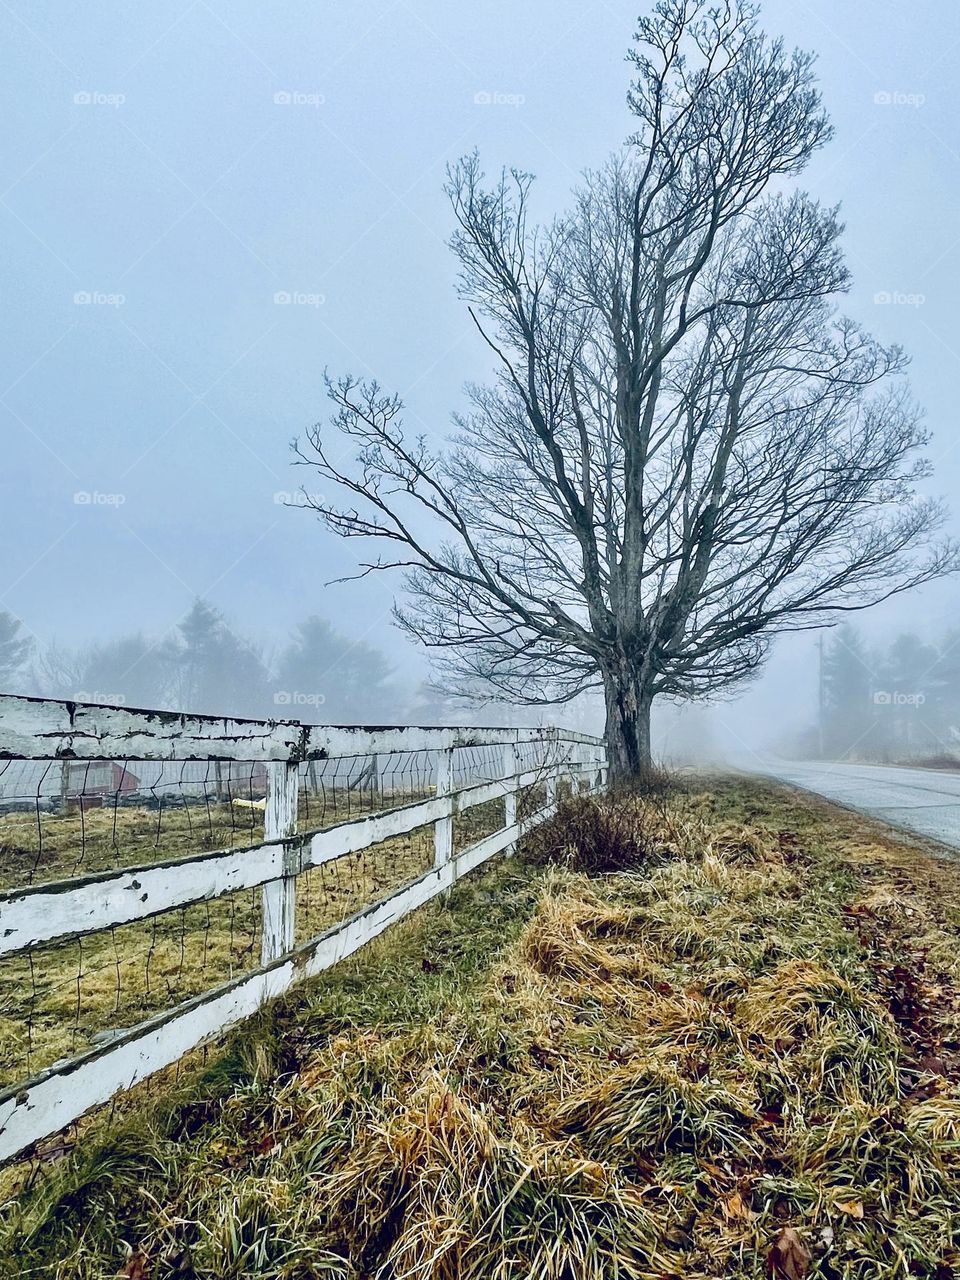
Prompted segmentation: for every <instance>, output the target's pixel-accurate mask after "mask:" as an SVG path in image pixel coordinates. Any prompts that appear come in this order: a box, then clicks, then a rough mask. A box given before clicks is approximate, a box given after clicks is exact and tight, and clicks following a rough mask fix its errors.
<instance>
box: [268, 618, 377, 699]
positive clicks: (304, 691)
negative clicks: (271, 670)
mask: <svg viewBox="0 0 960 1280" xmlns="http://www.w3.org/2000/svg"><path fill="white" fill-rule="evenodd" d="M391 674H392V668H391V666H390V663H389V662H388V661H387V659H386V658H385V657H384V655H383V654H382V653H381V652H380V650H379V649H375V648H373V647H372V646H371V645H368V644H365V643H364V642H363V641H362V640H351V639H349V637H347V636H345V635H343V634H341V632H339V631H337V630H336V629H335V628H334V627H332V626H331V625H330V623H329V622H327V621H326V620H325V619H324V618H320V617H317V616H316V615H313V616H312V617H309V618H306V619H305V620H304V621H303V622H301V623H300V624H299V626H298V627H297V629H296V631H295V633H294V636H293V638H292V640H291V641H290V643H289V644H288V645H287V647H286V648H285V649H284V650H283V652H282V653H281V654H280V657H279V660H278V662H277V667H276V673H275V676H274V681H273V683H274V688H275V692H274V702H275V711H279V712H280V713H282V714H286V713H287V712H286V711H284V708H286V709H287V711H288V712H289V714H290V716H291V717H293V718H294V719H304V720H309V719H312V718H316V719H319V720H323V721H325V722H327V723H328V724H336V723H341V724H362V723H365V722H366V723H377V724H384V723H388V722H391V721H392V722H396V721H397V720H398V719H400V718H402V716H401V713H400V707H399V699H398V697H397V692H396V690H395V689H394V687H393V686H392V685H391V683H390V677H391Z"/></svg>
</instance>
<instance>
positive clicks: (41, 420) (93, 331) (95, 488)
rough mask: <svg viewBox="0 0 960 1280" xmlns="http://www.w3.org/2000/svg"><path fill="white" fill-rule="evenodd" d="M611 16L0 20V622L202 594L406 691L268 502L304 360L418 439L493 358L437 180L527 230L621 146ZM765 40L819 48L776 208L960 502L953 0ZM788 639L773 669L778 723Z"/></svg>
mask: <svg viewBox="0 0 960 1280" xmlns="http://www.w3.org/2000/svg"><path fill="white" fill-rule="evenodd" d="M636 13H637V8H636V7H635V5H634V4H621V3H618V2H617V0H607V2H603V3H597V2H596V0H526V3H524V4H523V5H517V4H507V3H503V2H502V0H501V2H497V3H493V2H490V0H488V2H486V3H484V2H482V0H481V2H480V3H473V4H470V5H453V4H450V3H449V0H433V2H428V0H398V2H397V3H392V4H385V5H380V4H376V3H374V4H354V3H341V4H338V5H327V6H321V5H317V4H316V3H303V2H300V0H284V3H283V5H281V6H269V5H262V4H259V3H253V0H250V2H249V3H247V2H244V3H239V2H236V0H235V2H233V3H228V2H227V0H192V2H191V0H154V3H151V4H150V5H134V4H129V3H128V4H109V3H102V4H98V5H88V6H74V7H70V8H67V7H65V6H63V5H62V4H60V5H58V4H51V3H46V0H30V2H29V3H26V0H9V3H7V2H5V3H4V4H3V5H2V6H0V26H2V36H3V43H4V48H5V50H6V67H5V71H6V74H5V76H4V83H3V89H2V92H3V94H4V95H5V96H6V99H7V101H6V104H5V107H6V117H7V120H8V128H7V129H6V130H5V136H4V143H3V146H4V152H3V160H2V165H3V183H2V186H3V195H2V204H0V218H2V225H3V233H4V243H5V253H4V255H3V266H2V272H3V276H2V286H3V298H4V303H5V312H6V315H7V317H8V325H7V332H6V341H5V342H4V344H3V348H2V351H0V362H2V369H0V385H2V397H0V412H2V415H3V416H2V418H0V421H2V431H3V438H4V463H5V465H4V467H3V471H2V480H0V485H2V488H0V500H2V503H3V514H4V534H5V536H4V543H3V546H4V554H3V557H2V559H0V609H9V610H10V611H12V612H14V613H15V614H17V615H18V616H19V617H20V618H21V619H22V620H23V622H24V624H25V625H26V626H27V627H28V628H29V629H30V630H31V631H32V632H33V633H34V634H35V635H36V636H37V637H38V638H39V639H40V640H41V641H44V642H46V641H48V640H50V639H51V638H54V637H56V638H57V639H58V640H59V641H60V642H62V643H74V642H77V641H80V640H88V639H92V638H95V637H99V636H108V635H111V634H116V633H117V632H120V631H128V630H132V629H136V628H142V629H144V630H146V631H148V632H157V631H159V630H162V629H163V628H164V627H167V626H169V625H170V624H171V623H173V622H175V621H176V619H177V618H178V617H180V616H181V615H182V614H183V613H184V612H185V610H186V609H187V608H188V607H189V605H190V603H191V601H192V600H193V598H194V597H195V596H198V595H201V596H206V597H208V598H209V599H211V600H212V601H213V602H214V603H215V604H216V605H218V606H219V607H220V608H221V609H223V611H224V612H225V613H226V614H227V615H228V617H230V618H231V619H233V620H234V621H235V622H236V623H237V624H238V625H239V626H240V627H241V628H242V629H244V630H246V631H248V632H249V633H251V634H253V635H255V636H256V637H257V638H258V639H260V640H261V641H263V642H264V643H265V644H267V645H270V644H271V643H273V642H274V641H275V640H276V639H277V638H279V637H280V636H282V634H283V633H284V632H285V631H286V630H287V629H288V628H289V627H290V626H291V625H292V624H293V623H294V622H295V621H296V620H297V619H299V618H301V617H303V616H304V615H305V614H308V613H312V612H319V613H321V614H325V615H327V616H329V617H330V618H331V619H332V620H333V621H334V622H335V623H336V624H337V625H338V626H341V627H342V628H344V629H345V630H347V631H349V632H351V633H352V634H354V635H358V636H359V635H361V634H364V635H366V638H367V639H368V640H370V641H371V642H373V643H376V644H379V645H381V646H382V647H386V648H389V649H390V651H391V654H392V656H393V658H394V660H395V661H397V662H398V664H399V665H401V667H403V666H404V665H408V666H409V667H410V669H412V668H413V665H414V664H413V662H412V661H410V660H404V659H403V658H402V651H403V649H404V648H405V642H404V641H403V639H402V637H401V636H400V635H399V633H398V632H396V631H395V630H394V629H393V628H391V626H390V623H389V617H388V613H389V607H390V603H391V599H392V594H393V590H394V588H395V585H396V584H395V583H393V582H391V581H389V580H386V579H381V580H377V581H371V580H367V581H365V582H364V583H361V584H348V585H345V586H336V587H326V586H325V585H324V583H325V582H326V581H327V580H328V579H329V578H331V577H336V576H338V575H339V574H341V573H342V572H343V571H344V570H345V568H346V567H347V566H348V565H349V564H350V563H351V560H350V555H351V552H352V550H353V548H352V547H351V546H347V547H344V546H343V545H342V544H340V543H338V542H337V541H336V540H335V539H334V538H332V537H331V536H330V535H328V534H326V533H324V532H323V531H322V530H321V528H320V527H319V526H318V525H317V524H316V523H315V522H314V519H313V517H311V516H310V515H309V514H308V513H306V512H303V511H296V510H289V509H287V508H286V507H284V506H283V505H281V504H280V502H279V501H278V495H283V494H285V493H290V492H293V491H295V490H296V489H297V488H298V486H299V485H300V484H301V483H306V484H307V487H308V488H309V487H310V480H309V477H308V476H307V475H306V474H305V473H304V472H303V470H302V469H294V468H292V467H291V466H290V453H289V447H288V446H289V441H290V440H291V438H292V437H293V436H294V435H296V434H297V433H298V432H301V431H302V430H303V429H304V427H305V426H308V425H309V424H310V423H312V422H313V421H315V420H316V419H317V418H319V417H320V416H322V415H323V413H324V401H323V395H322V384H321V375H322V371H323V369H324V367H325V366H328V367H329V368H330V369H331V370H332V371H333V372H338V371H352V372H357V373H361V374H370V373H374V374H376V375H377V377H378V378H379V379H380V380H381V381H382V382H383V383H384V385H385V386H387V387H389V388H390V389H395V390H398V391H400V392H401V393H402V394H403V396H404V398H405V399H406V401H407V403H408V405H409V410H410V412H409V415H408V417H409V420H410V421H411V423H413V422H416V423H418V424H419V425H420V427H421V429H423V430H425V431H427V432H429V433H432V434H433V435H435V436H436V437H438V438H442V437H443V436H444V434H445V433H446V431H447V429H448V424H449V420H450V413H451V410H453V409H456V408H457V407H458V405H461V404H462V393H461V387H462V384H463V383H464V381H465V380H467V379H471V378H473V379H478V378H482V377H483V375H484V373H485V371H486V369H487V367H488V362H487V358H486V356H485V354H484V351H483V350H482V348H481V346H480V344H479V341H478V339H477V338H476V337H475V336H474V335H473V333H472V332H471V326H470V324H469V321H468V318H467V316H466V314H465V312H464V308H463V305H462V304H461V303H460V302H459V301H458V300H457V298H456V295H455V292H454V289H453V282H454V270H453V263H452V259H451V256H450V254H449V251H448V249H447V248H446V241H447V238H448V236H449V233H450V228H451V220H450V215H449V213H448V210H447V207H446V204H445V200H444V197H443V194H442V191H441V185H442V181H443V174H444V168H445V165H446V164H447V163H448V162H450V161H452V160H454V159H456V158H457V157H458V156H459V155H460V154H462V153H463V152H465V151H468V150H470V149H472V148H473V147H478V148H479V149H480V152H481V155H482V157H483V158H484V160H485V162H486V164H487V166H488V168H496V167H499V165H501V164H503V163H508V164H514V165H517V166H520V167H523V168H526V169H529V170H531V171H533V172H534V173H535V174H536V175H537V177H538V187H537V190H538V194H537V207H538V208H539V210H540V211H541V212H542V213H543V214H544V215H546V216H549V214H550V213H551V212H552V211H554V210H555V209H557V208H560V207H562V205H563V203H564V201H565V199H566V195H567V192H568V191H569V189H570V187H571V186H572V185H573V184H574V183H575V182H576V181H577V178H578V174H579V172H580V171H581V170H582V169H583V168H585V167H587V166H590V165H595V164H597V163H599V162H600V161H601V160H602V159H603V158H604V156H605V155H606V154H607V153H608V152H609V151H610V150H612V149H613V148H615V147H617V146H618V145H619V144H620V143H621V142H622V140H623V138H624V137H625V135H626V134H627V133H628V132H629V131H630V128H631V118H630V115H629V113H628V111H627V109H626V106H625V100H624V99H625V91H626V88H627V83H628V77H629V70H628V67H627V66H626V64H625V63H624V52H625V50H626V48H627V46H628V44H629V41H630V37H631V35H632V31H633V26H634V19H635V17H636ZM764 19H765V25H766V26H767V28H768V29H769V30H771V31H773V32H777V33H781V34H783V36H784V37H785V38H786V40H787V42H788V43H789V44H800V45H802V46H804V47H808V48H812V49H815V50H816V51H817V52H818V53H819V55H820V61H819V74H820V78H821V84H822V90H823V94H824V98H825V102H826V105H827V107H828V109H829V111H830V113H831V115H832V117H833V120H834V123H835V125H836V129H837V137H836V139H835V141H834V142H833V143H832V144H831V145H830V146H829V148H828V149H827V150H826V151H825V152H823V153H821V154H820V155H819V156H818V157H817V159H816V160H815V162H814V163H813V165H812V166H811V168H810V170H809V171H808V174H807V176H806V179H805V185H806V186H807V187H808V188H809V189H810V190H812V191H813V192H814V193H815V194H816V195H818V196H820V197H821V198H823V199H824V200H826V201H828V202H830V203H834V202H840V203H841V204H842V208H843V216H844V219H845V221H846V224H847V232H846V236H845V247H846V251H847V254H848V261H849V264H850V266H851V268H852V270H853V273H854V278H855V287H854V289H853V291H852V293H851V294H850V296H849V298H848V299H847V300H846V301H845V304H844V305H845V307H846V309H847V310H848V311H849V313H850V314H852V315H853V316H854V317H855V318H856V319H858V320H859V321H861V322H864V323H865V324H867V325H868V326H869V327H870V328H871V329H872V330H873V331H874V332H875V333H876V334H877V335H878V336H879V337H881V338H882V339H884V340H886V341H899V342H901V343H903V344H904V345H905V346H906V347H907V349H908V350H909V351H910V352H911V353H912V355H913V358H914V363H913V371H912V380H913V386H914V390H915V393H916V395H917V396H918V398H919V399H920V400H921V401H922V402H923V404H924V405H925V406H926V408H927V411H928V417H929V424H930V427H931V428H932V430H933V432H934V442H933V447H932V450H931V456H932V457H933V458H934V459H935V461H936V463H937V474H936V479H935V481H934V482H933V484H932V486H931V487H932V490H933V491H934V492H937V493H944V494H947V495H958V494H960V483H958V482H960V448H958V443H960V433H958V430H957V415H956V410H955V399H956V396H955V386H956V383H957V380H958V376H960V325H958V322H957V319H956V317H957V313H958V297H960V211H958V204H960V201H958V196H960V92H958V89H960V74H958V71H957V65H958V60H960V6H957V5H956V3H955V2H954V0H917V2H915V3H913V4H911V5H904V4H902V3H896V2H894V0H886V2H884V3H877V2H876V0H872V2H871V3H867V2H866V0H848V3H846V4H843V5H839V4H837V3H836V0H811V2H810V3H797V2H796V0H769V2H768V3H767V4H766V5H765V6H764ZM284 299H288V300H286V301H285V300H284ZM877 299H881V300H880V301H878V300H877ZM882 299H889V300H887V301H884V300H882ZM78 495H80V496H81V498H82V497H83V496H84V495H85V496H86V497H87V498H88V499H89V500H87V501H83V500H78ZM954 508H955V513H956V514H955V518H954V521H953V525H954V528H955V529H956V530H957V531H958V532H960V498H958V499H956V500H955V501H954ZM958 598H960V584H955V585H941V586H939V587H937V588H935V589H930V590H928V591H926V592H924V593H922V594H917V595H915V596H914V597H911V598H910V600H909V601H908V602H906V603H901V604H900V605H899V606H898V607H897V610H896V611H893V610H890V609H887V610H886V611H885V612H883V613H881V615H880V617H879V619H878V623H877V625H882V626H888V627H895V626H898V625H900V624H901V623H903V624H904V625H911V626H920V627H922V628H923V629H924V630H932V631H937V630H940V629H942V628H943V627H944V626H946V625H947V624H948V623H949V622H951V621H960V619H957V618H955V617H954V616H953V615H955V614H956V604H957V601H958ZM812 645H813V640H812V639H811V638H805V639H804V640H802V641H795V642H792V643H791V644H790V645H788V646H785V651H784V653H783V654H782V655H781V656H780V658H779V660H778V661H777V663H776V664H775V665H774V669H773V671H772V672H771V675H770V677H769V679H768V682H767V685H766V688H767V690H768V691H774V692H775V693H776V696H778V697H782V698H783V700H784V705H785V706H786V705H787V704H789V703H790V701H791V699H793V700H794V701H796V699H798V698H799V697H800V696H801V694H802V693H803V692H804V691H805V690H807V688H808V686H806V685H804V683H803V681H804V680H808V678H809V675H810V672H811V671H812V664H811V663H810V661H809V657H810V654H811V653H812ZM801 674H802V677H803V678H802V679H801V678H800V676H801ZM776 691H779V693H777V692H776ZM751 708H752V709H751ZM755 712H756V703H755V702H754V703H751V702H750V699H749V698H748V699H747V700H746V702H745V703H744V707H743V709H742V713H740V714H755Z"/></svg>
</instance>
